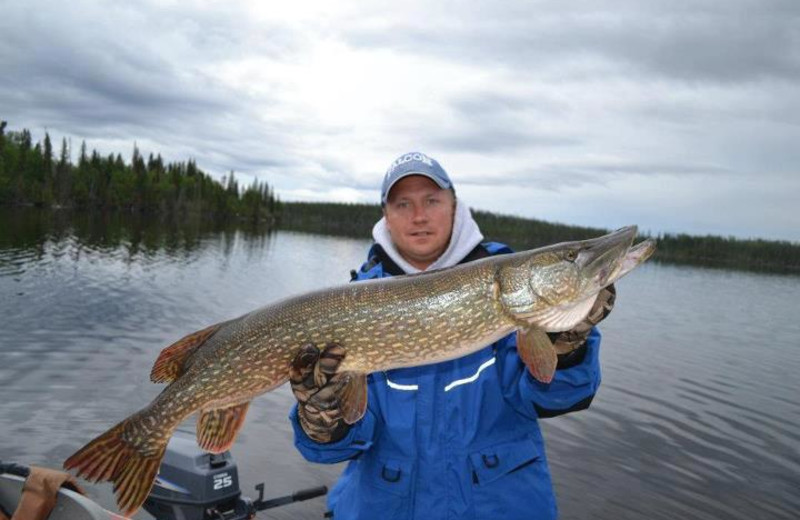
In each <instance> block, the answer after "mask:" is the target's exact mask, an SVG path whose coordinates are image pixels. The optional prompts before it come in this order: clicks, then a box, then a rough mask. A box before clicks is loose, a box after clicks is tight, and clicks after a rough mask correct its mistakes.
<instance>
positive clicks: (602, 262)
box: [577, 226, 638, 287]
mask: <svg viewBox="0 0 800 520" xmlns="http://www.w3.org/2000/svg"><path fill="white" fill-rule="evenodd" d="M636 232H637V228H636V226H628V227H624V228H622V229H618V230H617V231H614V232H613V233H609V234H608V235H603V236H602V237H598V238H594V239H591V240H587V241H586V242H585V243H584V245H583V247H582V248H581V251H580V253H579V255H578V260H577V262H578V263H579V264H580V265H581V268H582V270H583V271H584V273H585V276H586V278H587V279H589V280H591V281H592V282H594V284H596V285H597V286H598V287H605V286H607V285H609V284H612V283H614V280H616V279H618V278H619V276H618V274H619V273H620V272H621V267H622V265H623V263H624V262H623V259H624V258H625V256H626V255H627V253H628V251H629V250H630V249H631V244H633V239H634V238H635V237H636ZM637 265H638V264H637ZM634 267H635V265H634ZM631 269H632V268H631ZM629 270H630V269H629ZM594 284H593V285H594Z"/></svg>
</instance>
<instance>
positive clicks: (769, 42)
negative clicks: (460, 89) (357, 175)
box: [346, 0, 800, 82]
mask: <svg viewBox="0 0 800 520" xmlns="http://www.w3.org/2000/svg"><path fill="white" fill-rule="evenodd" d="M477 5H478V6H479V8H476V9H469V10H467V9H464V10H461V11H459V13H458V15H457V17H456V18H457V20H458V23H448V21H449V20H448V18H450V17H452V13H451V15H450V16H448V15H447V13H443V14H442V16H440V17H438V18H436V17H434V19H433V22H434V23H431V24H420V23H418V19H404V18H398V19H397V20H398V21H397V22H396V23H394V24H389V26H388V27H387V24H378V23H370V22H365V23H362V24H360V25H357V26H356V27H354V28H352V29H351V30H348V31H347V33H346V34H347V37H348V39H349V41H350V42H351V43H352V44H353V45H356V46H363V47H367V48H375V47H387V48H391V49H395V50H398V51H402V52H408V53H411V54H426V55H435V56H440V57H442V58H443V59H447V60H450V59H457V60H459V61H464V62H477V63H480V64H482V65H484V66H497V65H502V66H504V67H515V68H519V69H520V70H531V71H534V70H539V71H544V72H549V73H551V74H558V75H559V76H561V77H565V76H566V77H569V76H573V77H574V76H575V75H578V76H579V75H582V74H584V73H585V72H586V67H587V63H586V62H587V61H589V62H591V63H593V67H594V68H596V69H597V70H602V71H603V73H605V74H612V75H618V76H625V77H630V76H631V75H639V76H653V75H656V76H661V77H665V78H672V79H677V80H681V81H699V82H704V81H711V82H741V81H744V82H750V81H759V80H763V79H769V78H776V79H785V80H789V81H793V80H796V79H797V78H798V77H800V52H798V50H800V23H798V22H800V4H797V3H796V2H790V1H777V2H760V1H752V0H740V1H735V0H734V1H730V2H710V1H706V2H666V1H665V2H640V1H622V2H613V3H609V2H577V3H576V2H571V3H570V4H569V6H568V7H567V6H565V5H564V4H563V3H562V2H524V3H523V2H518V3H513V4H507V3H497V2H495V3H493V4H488V3H478V4H477ZM376 16H380V15H376ZM435 22H438V23H435ZM575 62H578V63H579V64H580V66H579V67H578V68H575V69H571V67H570V65H571V64H573V63H575ZM589 67H590V70H591V67H592V66H591V65H590V66H589Z"/></svg>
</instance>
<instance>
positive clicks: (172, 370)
mask: <svg viewBox="0 0 800 520" xmlns="http://www.w3.org/2000/svg"><path fill="white" fill-rule="evenodd" d="M225 323H226V322H223V323H217V324H216V325H212V326H210V327H207V328H205V329H203V330H199V331H197V332H193V333H191V334H189V335H188V336H184V337H183V338H181V339H179V340H178V341H176V342H175V343H173V344H172V345H170V346H168V347H167V348H165V349H164V350H162V351H161V354H159V355H158V359H157V360H156V362H155V364H154V365H153V369H152V370H151V371H150V381H152V382H153V383H171V382H173V381H175V380H176V379H178V378H179V377H180V375H181V374H183V372H184V366H185V364H186V360H187V359H189V357H191V355H192V354H194V352H195V351H196V350H197V348H198V347H199V346H200V345H202V344H203V343H205V342H206V341H207V340H208V338H210V337H211V336H213V335H214V334H215V333H216V332H217V331H218V330H219V329H220V328H221V327H222V326H223V325H224V324H225Z"/></svg>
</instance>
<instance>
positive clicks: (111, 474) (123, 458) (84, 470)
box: [64, 418, 169, 517]
mask: <svg viewBox="0 0 800 520" xmlns="http://www.w3.org/2000/svg"><path fill="white" fill-rule="evenodd" d="M132 421H133V419H132V418H129V419H126V420H124V421H122V422H121V423H119V424H117V425H116V426H114V427H113V428H111V429H110V430H108V431H107V432H105V433H103V434H102V435H100V436H99V437H97V438H95V439H94V440H92V441H91V442H89V443H88V444H87V445H86V446H84V447H83V448H81V449H80V450H78V451H77V452H75V454H73V455H72V456H71V457H69V458H68V459H67V460H66V461H64V468H65V469H68V470H70V469H74V470H76V473H77V474H78V476H81V477H83V478H85V479H86V480H88V481H91V482H99V481H101V480H108V481H111V482H113V484H114V493H115V494H116V497H117V505H118V507H119V510H120V512H121V513H122V514H123V515H124V516H126V517H129V516H132V515H133V514H134V513H135V512H136V511H137V510H138V509H139V508H140V507H141V506H142V504H143V503H144V501H145V499H146V498H147V495H148V494H150V489H151V488H152V487H153V483H154V482H155V478H156V474H157V473H158V468H159V465H160V464H161V459H162V458H163V457H164V451H165V450H166V447H167V441H168V439H169V435H168V434H163V435H158V436H157V437H156V438H155V439H152V440H151V441H150V443H149V445H148V448H147V449H142V448H140V447H137V446H136V445H135V444H134V442H135V441H130V440H128V438H129V437H131V435H130V433H129V432H130V431H133V430H135V428H130V426H131V423H132Z"/></svg>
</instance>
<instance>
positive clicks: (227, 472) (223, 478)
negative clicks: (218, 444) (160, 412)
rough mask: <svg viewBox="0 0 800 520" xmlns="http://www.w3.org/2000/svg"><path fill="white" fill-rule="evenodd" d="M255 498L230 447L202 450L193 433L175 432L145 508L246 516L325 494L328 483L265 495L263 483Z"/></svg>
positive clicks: (160, 514) (201, 516)
mask: <svg viewBox="0 0 800 520" xmlns="http://www.w3.org/2000/svg"><path fill="white" fill-rule="evenodd" d="M256 490H258V492H259V496H258V499H256V500H255V501H253V500H250V499H249V498H247V497H242V493H241V490H240V489H239V473H238V471H237V469H236V464H235V463H234V461H233V457H231V454H230V452H227V451H226V452H225V453H220V454H212V453H207V452H205V451H203V450H202V449H201V448H200V447H199V446H198V445H197V442H196V441H195V439H194V436H193V435H192V436H189V435H186V434H181V432H176V434H175V435H174V436H173V437H172V439H171V440H170V442H169V444H168V445H167V450H166V452H165V453H164V459H163V460H162V461H161V467H160V468H159V470H158V476H157V477H156V481H155V484H154V485H153V489H152V490H151V491H150V495H149V496H148V497H147V500H145V502H144V506H143V507H144V509H145V510H146V511H147V512H148V513H150V514H151V515H153V516H154V517H155V518H156V519H157V520H244V519H248V518H255V515H256V512H257V511H262V510H264V509H270V508H273V507H279V506H282V505H286V504H291V503H292V502H299V501H302V500H308V499H310V498H315V497H318V496H322V495H324V494H325V493H327V492H328V489H327V488H326V487H325V486H320V487H317V488H312V489H307V490H303V491H298V492H296V493H294V494H292V495H289V496H286V497H279V498H274V499H271V500H264V484H263V483H262V484H259V485H257V486H256Z"/></svg>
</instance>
